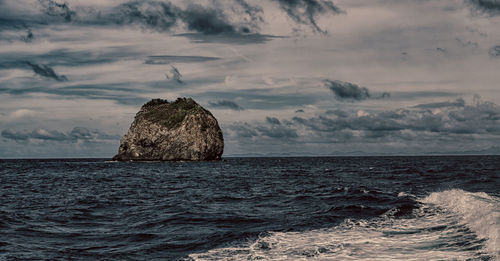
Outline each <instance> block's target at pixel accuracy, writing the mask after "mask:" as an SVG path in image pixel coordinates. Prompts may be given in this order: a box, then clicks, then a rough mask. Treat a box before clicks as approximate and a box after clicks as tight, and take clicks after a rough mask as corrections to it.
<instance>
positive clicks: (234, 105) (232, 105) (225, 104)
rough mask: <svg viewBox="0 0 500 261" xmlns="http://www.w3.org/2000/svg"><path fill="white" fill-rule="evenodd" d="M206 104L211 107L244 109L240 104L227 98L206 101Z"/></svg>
mask: <svg viewBox="0 0 500 261" xmlns="http://www.w3.org/2000/svg"><path fill="white" fill-rule="evenodd" d="M208 105H209V106H210V107H213V108H222V109H231V110H234V111H242V110H244V109H243V108H242V107H241V106H240V105H238V104H237V103H235V102H232V101H228V100H219V101H216V102H208Z"/></svg>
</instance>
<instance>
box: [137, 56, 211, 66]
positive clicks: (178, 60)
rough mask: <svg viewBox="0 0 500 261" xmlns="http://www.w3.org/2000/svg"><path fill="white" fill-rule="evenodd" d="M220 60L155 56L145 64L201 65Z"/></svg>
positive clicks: (202, 57)
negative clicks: (200, 63)
mask: <svg viewBox="0 0 500 261" xmlns="http://www.w3.org/2000/svg"><path fill="white" fill-rule="evenodd" d="M216 60H220V58H217V57H208V56H179V55H154V56H149V57H148V59H147V60H146V61H145V62H144V63H146V64H171V63H199V62H209V61H216Z"/></svg>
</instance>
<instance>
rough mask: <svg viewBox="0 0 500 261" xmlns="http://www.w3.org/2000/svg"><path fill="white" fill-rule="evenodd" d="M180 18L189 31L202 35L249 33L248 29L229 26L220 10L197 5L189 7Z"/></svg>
mask: <svg viewBox="0 0 500 261" xmlns="http://www.w3.org/2000/svg"><path fill="white" fill-rule="evenodd" d="M181 17H182V20H183V21H184V23H186V24H187V27H188V29H189V30H191V31H196V32H200V33H204V34H220V33H235V32H242V33H249V32H250V29H249V28H248V27H241V28H237V27H236V26H234V25H232V24H230V23H229V22H228V18H227V17H226V15H225V14H224V13H223V12H222V10H219V9H212V8H206V7H203V6H201V5H197V4H191V5H189V6H188V8H187V9H186V10H185V11H184V13H183V15H182V16H181Z"/></svg>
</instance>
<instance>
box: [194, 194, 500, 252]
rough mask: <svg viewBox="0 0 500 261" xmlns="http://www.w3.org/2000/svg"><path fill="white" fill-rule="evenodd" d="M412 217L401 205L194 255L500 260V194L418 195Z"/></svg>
mask: <svg viewBox="0 0 500 261" xmlns="http://www.w3.org/2000/svg"><path fill="white" fill-rule="evenodd" d="M402 196H405V195H402ZM415 204H417V205H419V207H417V208H416V209H415V210H414V211H413V213H412V214H411V215H410V216H408V217H395V216H394V215H393V214H392V213H396V212H397V209H394V210H393V211H389V212H387V213H386V214H384V215H382V216H380V217H379V218H375V219H370V220H351V219H347V220H345V221H344V222H343V223H342V224H340V225H338V226H335V227H333V228H329V229H318V230H311V231H305V232H271V233H267V234H266V235H263V236H261V237H259V238H258V239H257V240H255V241H253V242H250V243H248V244H243V245H239V246H234V247H226V248H218V249H213V250H209V251H207V252H205V253H196V254H191V255H189V259H190V260H467V259H469V260H477V259H479V260H499V253H498V251H499V248H498V235H499V228H500V226H499V211H498V210H499V199H498V198H495V197H491V196H489V195H487V194H486V193H470V192H465V191H463V190H448V191H443V192H435V193H432V194H430V195H429V196H427V197H425V198H423V199H420V200H418V202H415Z"/></svg>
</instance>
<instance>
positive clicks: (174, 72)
mask: <svg viewBox="0 0 500 261" xmlns="http://www.w3.org/2000/svg"><path fill="white" fill-rule="evenodd" d="M170 67H172V68H171V69H170V73H166V74H165V76H166V77H167V79H170V78H172V80H174V81H176V82H177V83H183V81H182V74H181V72H179V70H178V69H177V68H176V67H175V66H173V65H170Z"/></svg>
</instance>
